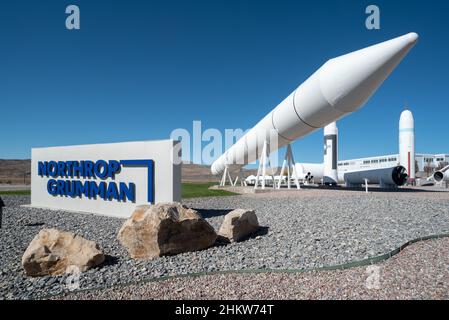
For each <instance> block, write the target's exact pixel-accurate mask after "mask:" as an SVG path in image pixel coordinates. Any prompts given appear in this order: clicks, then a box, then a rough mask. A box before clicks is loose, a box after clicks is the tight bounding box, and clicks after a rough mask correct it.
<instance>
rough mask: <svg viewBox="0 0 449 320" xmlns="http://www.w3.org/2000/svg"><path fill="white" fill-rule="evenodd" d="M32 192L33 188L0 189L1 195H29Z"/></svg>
mask: <svg viewBox="0 0 449 320" xmlns="http://www.w3.org/2000/svg"><path fill="white" fill-rule="evenodd" d="M30 194H31V190H12V191H0V196H2V195H4V196H7V195H8V196H9V195H13V196H29V195H30Z"/></svg>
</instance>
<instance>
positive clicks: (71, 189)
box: [65, 180, 75, 197]
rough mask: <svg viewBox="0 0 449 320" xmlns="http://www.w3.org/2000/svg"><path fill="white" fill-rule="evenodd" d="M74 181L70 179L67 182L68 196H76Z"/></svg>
mask: <svg viewBox="0 0 449 320" xmlns="http://www.w3.org/2000/svg"><path fill="white" fill-rule="evenodd" d="M74 182H75V181H70V180H67V181H66V182H65V195H66V196H70V197H74V196H75V186H74Z"/></svg>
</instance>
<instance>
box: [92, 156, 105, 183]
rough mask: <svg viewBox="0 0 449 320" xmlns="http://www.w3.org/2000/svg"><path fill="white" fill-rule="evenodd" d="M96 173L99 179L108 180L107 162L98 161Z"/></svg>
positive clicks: (95, 167) (95, 168)
mask: <svg viewBox="0 0 449 320" xmlns="http://www.w3.org/2000/svg"><path fill="white" fill-rule="evenodd" d="M102 169H103V170H102ZM94 172H95V175H96V176H97V177H98V178H100V179H104V178H106V177H107V176H108V164H107V163H106V161H104V160H98V161H97V162H95V166H94Z"/></svg>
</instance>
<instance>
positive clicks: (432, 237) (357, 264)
mask: <svg viewBox="0 0 449 320" xmlns="http://www.w3.org/2000/svg"><path fill="white" fill-rule="evenodd" d="M442 238H449V233H443V234H437V235H430V236H425V237H419V238H416V239H413V240H410V241H407V242H406V243H404V244H403V245H401V246H399V247H398V248H396V249H393V250H391V251H390V252H388V253H385V254H382V255H379V256H375V257H371V258H367V259H363V260H357V261H352V262H348V263H344V264H339V265H332V266H324V267H318V268H309V269H269V268H264V269H242V270H224V271H204V272H194V273H188V274H181V275H169V276H163V277H158V278H146V279H143V280H141V281H131V282H126V283H122V284H117V285H111V286H99V287H92V288H87V289H80V290H74V291H70V292H63V293H58V294H53V295H46V296H42V297H40V298H37V299H39V300H46V299H49V298H53V297H59V296H67V295H70V294H76V293H81V292H88V291H95V290H105V289H112V288H124V287H128V286H131V285H135V284H145V283H151V282H160V281H165V280H170V279H175V278H179V279H181V278H187V277H192V278H195V277H201V276H206V275H226V274H245V273H254V274H257V273H306V272H317V271H334V270H345V269H351V268H357V267H363V266H369V265H373V264H376V263H380V262H383V261H385V260H388V259H390V258H391V257H393V256H395V255H397V254H398V253H400V252H401V251H402V250H404V249H405V248H407V247H408V246H410V245H412V244H414V243H417V242H421V241H427V240H436V239H442Z"/></svg>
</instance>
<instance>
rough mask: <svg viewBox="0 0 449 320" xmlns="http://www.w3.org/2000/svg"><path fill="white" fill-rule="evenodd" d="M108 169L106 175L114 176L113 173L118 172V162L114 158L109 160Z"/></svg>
mask: <svg viewBox="0 0 449 320" xmlns="http://www.w3.org/2000/svg"><path fill="white" fill-rule="evenodd" d="M108 171H109V174H108V177H109V178H114V176H115V174H116V173H119V172H120V162H118V161H116V160H109V166H108Z"/></svg>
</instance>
